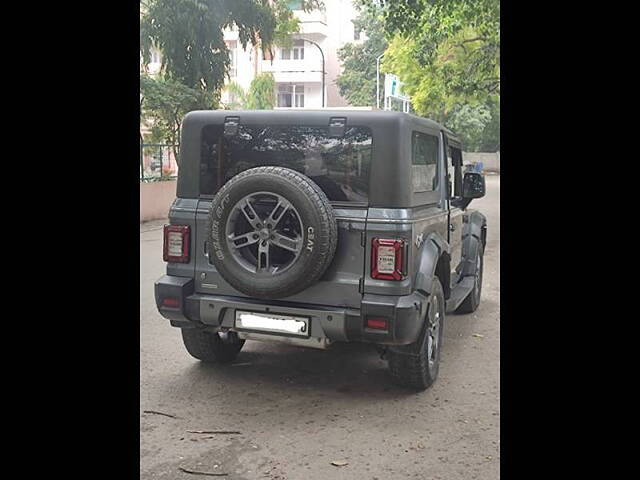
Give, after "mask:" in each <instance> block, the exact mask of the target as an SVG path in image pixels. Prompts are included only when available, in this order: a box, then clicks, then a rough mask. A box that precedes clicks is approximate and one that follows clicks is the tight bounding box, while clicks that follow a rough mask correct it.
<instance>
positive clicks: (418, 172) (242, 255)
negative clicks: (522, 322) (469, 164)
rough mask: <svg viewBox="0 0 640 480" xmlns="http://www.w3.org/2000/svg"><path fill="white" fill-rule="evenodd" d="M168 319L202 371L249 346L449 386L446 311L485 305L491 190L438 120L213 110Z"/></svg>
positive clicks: (178, 232)
mask: <svg viewBox="0 0 640 480" xmlns="http://www.w3.org/2000/svg"><path fill="white" fill-rule="evenodd" d="M180 148H181V152H180V153H181V160H180V170H179V174H178V185H177V198H176V200H175V202H174V203H173V205H172V207H171V210H170V212H169V221H170V224H169V225H166V226H165V229H164V260H165V261H166V262H167V272H166V275H164V276H163V277H161V278H160V279H159V280H158V281H157V282H156V284H155V297H156V304H157V307H158V310H159V312H160V313H161V314H162V315H163V316H164V317H165V318H167V319H168V320H169V321H170V322H171V325H173V326H174V327H178V328H180V329H181V330H182V338H183V340H184V344H185V347H186V349H187V351H188V352H189V353H190V354H191V355H192V356H193V357H195V358H197V359H199V360H202V361H213V362H220V363H224V362H231V361H233V360H234V359H235V358H236V356H237V355H238V353H239V352H240V350H241V349H242V346H243V344H244V342H245V340H248V339H249V340H260V341H279V342H285V343H288V344H292V345H299V346H304V347H313V348H328V347H330V346H331V345H332V344H333V343H334V342H366V343H370V344H372V345H374V346H376V347H377V348H378V349H379V351H380V353H381V354H382V355H383V357H384V358H386V359H388V362H389V369H390V373H391V376H392V377H393V378H394V379H395V380H396V381H397V382H398V383H400V384H402V385H406V386H409V387H412V388H416V389H425V388H427V387H429V385H431V384H432V383H433V381H434V380H435V379H436V377H437V375H438V369H439V360H440V351H441V347H442V338H443V328H444V320H445V312H452V311H456V312H462V313H468V312H473V311H474V310H475V309H476V308H477V307H478V304H479V302H480V292H481V287H482V269H483V262H482V257H483V252H484V246H485V244H486V236H487V224H486V218H485V217H484V215H482V214H481V213H479V212H477V211H473V210H470V209H468V208H467V206H468V205H469V202H471V200H472V199H474V198H479V197H481V196H483V195H484V192H485V183H484V177H483V176H482V175H481V174H480V173H477V172H466V173H464V175H463V172H462V146H461V144H460V141H459V139H458V138H456V136H455V135H454V134H453V133H452V132H451V131H449V130H447V129H446V128H444V127H443V126H441V125H439V124H437V123H435V122H433V121H431V120H427V119H425V118H420V117H416V116H413V115H409V114H405V113H399V112H383V111H337V110H323V111H228V110H225V111H197V112H191V113H189V114H188V115H187V116H186V117H185V118H184V121H183V124H182V132H181V145H180Z"/></svg>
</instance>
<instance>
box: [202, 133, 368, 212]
mask: <svg viewBox="0 0 640 480" xmlns="http://www.w3.org/2000/svg"><path fill="white" fill-rule="evenodd" d="M222 131H223V127H222V126H221V125H210V126H207V127H204V129H203V131H202V152H201V165H200V193H203V194H214V193H216V192H217V191H218V189H219V188H220V187H221V186H222V185H224V183H225V182H227V181H228V180H230V179H231V178H232V177H233V176H235V175H237V174H238V173H240V172H242V171H244V170H247V169H249V168H253V167H259V166H265V165H269V166H280V167H287V168H291V169H293V170H297V171H298V172H300V173H303V174H305V175H307V176H308V177H310V178H311V179H312V180H313V181H314V182H316V183H317V184H318V186H319V187H320V188H321V189H322V190H323V191H324V193H325V194H326V195H327V197H328V198H329V200H331V201H336V202H366V201H367V199H368V192H369V166H370V163H371V148H372V138H371V130H370V129H369V128H366V127H348V128H347V129H346V131H345V134H344V136H343V137H340V138H334V137H330V136H329V127H306V126H297V125H284V126H264V125H261V126H252V125H240V127H239V129H238V133H237V135H235V136H233V137H224V136H223V135H222Z"/></svg>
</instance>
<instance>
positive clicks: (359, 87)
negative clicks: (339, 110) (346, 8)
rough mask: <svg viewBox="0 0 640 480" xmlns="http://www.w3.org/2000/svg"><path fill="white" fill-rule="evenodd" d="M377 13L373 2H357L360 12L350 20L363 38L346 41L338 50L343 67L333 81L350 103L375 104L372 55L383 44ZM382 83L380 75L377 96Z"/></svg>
mask: <svg viewBox="0 0 640 480" xmlns="http://www.w3.org/2000/svg"><path fill="white" fill-rule="evenodd" d="M356 6H358V5H357V4H356ZM381 13H382V11H381V10H380V9H379V8H375V6H374V7H373V8H362V6H360V13H359V15H358V17H357V18H356V20H355V21H354V22H353V23H354V25H355V27H356V28H359V29H360V30H361V31H362V32H364V33H365V34H366V36H367V39H366V40H365V41H364V42H362V43H347V44H346V45H345V46H344V47H342V48H341V49H340V50H338V57H339V58H340V60H341V61H342V66H343V71H342V73H341V74H340V75H339V76H338V78H337V79H336V85H337V86H338V89H339V91H340V95H342V96H343V97H344V98H345V99H346V100H347V101H348V102H349V103H350V104H351V105H354V106H374V105H376V58H377V57H378V56H379V55H380V54H381V53H383V52H384V51H385V49H386V48H387V42H386V40H385V38H384V31H383V28H382V27H383V25H382V18H381ZM382 85H383V80H382V79H381V87H380V93H381V97H382V95H383V88H382Z"/></svg>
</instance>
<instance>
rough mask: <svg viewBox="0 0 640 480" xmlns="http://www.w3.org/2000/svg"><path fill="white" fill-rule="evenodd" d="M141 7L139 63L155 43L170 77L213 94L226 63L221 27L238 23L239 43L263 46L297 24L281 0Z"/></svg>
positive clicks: (163, 2)
mask: <svg viewBox="0 0 640 480" xmlns="http://www.w3.org/2000/svg"><path fill="white" fill-rule="evenodd" d="M301 3H302V6H303V8H305V9H312V8H317V7H318V6H319V5H320V4H319V2H318V0H306V1H303V2H301ZM141 7H142V8H141V10H142V12H143V14H142V16H141V20H140V53H141V55H142V60H143V64H144V65H148V64H149V62H150V60H151V50H152V48H157V49H159V50H160V51H161V52H162V66H161V72H162V73H163V74H164V75H165V76H166V78H167V79H168V80H172V81H174V82H179V83H181V84H183V85H185V86H187V87H189V88H192V89H200V90H207V91H209V92H212V93H214V94H216V95H219V92H220V90H221V89H222V87H223V86H224V80H225V77H226V75H227V72H228V69H229V50H228V49H227V46H226V44H225V42H224V35H223V30H224V29H226V28H230V27H233V26H235V27H237V28H238V34H239V40H240V43H241V45H242V47H243V48H246V46H247V44H248V43H249V42H251V43H252V44H254V45H258V44H259V45H260V46H261V48H262V50H263V51H266V50H269V49H270V48H271V46H272V45H273V44H277V43H278V42H283V41H286V39H287V38H288V37H289V36H290V34H291V33H292V32H295V31H297V29H298V21H297V20H296V19H295V18H294V17H293V14H292V12H291V10H290V9H289V8H288V7H287V2H286V1H285V0H142V2H141Z"/></svg>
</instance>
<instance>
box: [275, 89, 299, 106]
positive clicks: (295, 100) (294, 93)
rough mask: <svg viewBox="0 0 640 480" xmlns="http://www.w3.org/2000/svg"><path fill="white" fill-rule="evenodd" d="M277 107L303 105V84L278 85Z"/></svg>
mask: <svg viewBox="0 0 640 480" xmlns="http://www.w3.org/2000/svg"><path fill="white" fill-rule="evenodd" d="M277 102H278V107H286V108H291V107H296V108H303V107H304V85H283V84H280V85H278V98H277Z"/></svg>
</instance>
